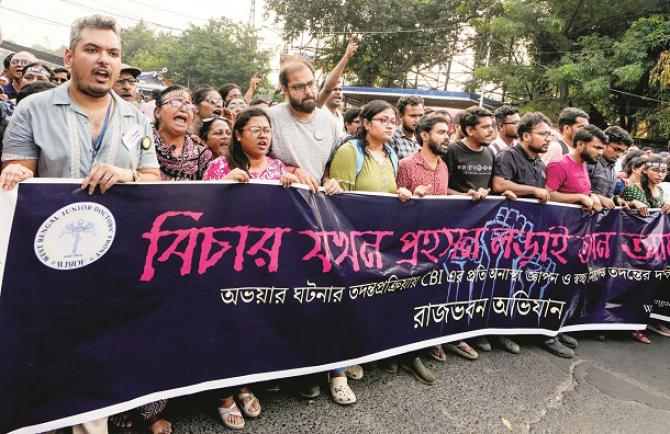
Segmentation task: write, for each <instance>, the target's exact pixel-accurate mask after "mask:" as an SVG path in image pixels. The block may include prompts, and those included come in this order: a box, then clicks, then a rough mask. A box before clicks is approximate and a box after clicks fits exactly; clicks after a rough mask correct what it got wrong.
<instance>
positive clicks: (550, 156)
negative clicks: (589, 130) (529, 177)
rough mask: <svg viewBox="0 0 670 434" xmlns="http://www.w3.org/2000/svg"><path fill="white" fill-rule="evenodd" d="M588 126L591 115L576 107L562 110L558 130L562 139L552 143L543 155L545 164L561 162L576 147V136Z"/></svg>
mask: <svg viewBox="0 0 670 434" xmlns="http://www.w3.org/2000/svg"><path fill="white" fill-rule="evenodd" d="M588 124H589V115H588V114H587V113H586V112H585V111H583V110H580V109H578V108H576V107H566V108H564V109H563V110H561V113H560V114H559V115H558V130H559V133H560V134H561V137H560V139H558V140H557V141H555V142H551V144H550V145H549V149H548V150H547V152H545V153H544V155H542V161H544V164H549V163H551V162H552V161H555V160H560V159H561V158H562V157H563V156H564V155H566V154H568V153H569V152H570V150H571V149H572V148H573V146H574V145H573V142H574V140H575V134H577V131H579V129H580V128H581V127H583V126H584V125H588Z"/></svg>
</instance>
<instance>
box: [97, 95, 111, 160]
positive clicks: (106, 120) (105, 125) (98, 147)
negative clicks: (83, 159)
mask: <svg viewBox="0 0 670 434" xmlns="http://www.w3.org/2000/svg"><path fill="white" fill-rule="evenodd" d="M112 102H114V97H112V96H111V95H110V96H109V105H108V106H107V113H106V114H105V122H104V124H103V125H102V131H100V135H99V136H98V139H97V140H96V141H95V142H93V156H95V155H96V154H97V153H98V151H99V150H100V145H102V139H103V138H104V137H105V133H106V132H107V127H108V126H109V115H110V114H111V113H112Z"/></svg>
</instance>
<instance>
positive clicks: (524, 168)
mask: <svg viewBox="0 0 670 434" xmlns="http://www.w3.org/2000/svg"><path fill="white" fill-rule="evenodd" d="M517 129H518V131H519V138H520V139H521V141H520V143H518V144H516V145H514V146H513V147H511V148H507V149H504V150H502V151H501V152H499V153H498V154H496V156H495V159H494V164H493V183H492V187H493V191H494V192H502V191H505V190H511V191H512V192H514V194H516V195H517V196H519V197H530V198H535V199H538V200H539V201H540V203H545V202H547V201H548V200H549V191H548V190H547V189H545V188H544V184H545V182H546V180H547V167H546V166H545V165H544V163H543V162H542V159H541V158H540V157H541V155H542V154H543V153H545V152H547V148H548V147H549V139H550V137H551V121H550V120H549V119H548V118H547V117H546V116H545V115H544V114H542V113H539V112H538V113H526V114H525V115H524V116H523V118H521V120H520V121H519V125H518V127H517Z"/></svg>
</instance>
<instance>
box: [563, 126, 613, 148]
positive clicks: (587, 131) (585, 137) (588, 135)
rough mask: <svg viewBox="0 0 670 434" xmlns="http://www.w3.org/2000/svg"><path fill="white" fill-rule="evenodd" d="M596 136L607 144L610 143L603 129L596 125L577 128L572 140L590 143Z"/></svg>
mask: <svg viewBox="0 0 670 434" xmlns="http://www.w3.org/2000/svg"><path fill="white" fill-rule="evenodd" d="M595 138H598V139H600V141H601V142H603V143H605V144H607V143H608V142H607V136H606V135H605V133H604V132H603V130H601V129H600V128H598V127H596V126H595V125H584V126H583V127H581V128H580V129H579V130H577V134H575V137H574V138H573V139H572V141H573V142H574V143H577V142H578V141H582V142H584V143H589V142H590V141H591V140H593V139H595Z"/></svg>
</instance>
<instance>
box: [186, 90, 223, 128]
mask: <svg viewBox="0 0 670 434" xmlns="http://www.w3.org/2000/svg"><path fill="white" fill-rule="evenodd" d="M193 105H195V111H194V113H193V126H192V128H191V130H192V131H193V133H194V134H197V133H198V131H200V127H201V126H202V123H203V122H204V121H206V120H210V121H211V120H212V119H214V118H217V117H219V116H223V98H221V94H219V92H217V91H216V90H214V89H213V88H211V87H209V86H202V87H198V88H195V89H194V90H193Z"/></svg>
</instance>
